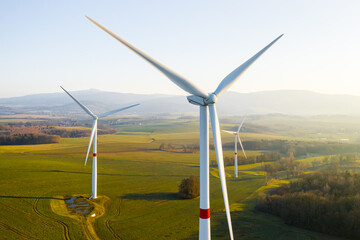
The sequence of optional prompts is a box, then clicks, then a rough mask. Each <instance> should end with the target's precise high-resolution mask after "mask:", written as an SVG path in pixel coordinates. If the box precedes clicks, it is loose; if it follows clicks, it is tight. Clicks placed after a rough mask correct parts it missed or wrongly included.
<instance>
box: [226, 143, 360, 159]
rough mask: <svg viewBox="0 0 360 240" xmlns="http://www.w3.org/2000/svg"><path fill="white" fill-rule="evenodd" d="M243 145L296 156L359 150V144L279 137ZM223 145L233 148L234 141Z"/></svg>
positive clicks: (249, 148)
mask: <svg viewBox="0 0 360 240" xmlns="http://www.w3.org/2000/svg"><path fill="white" fill-rule="evenodd" d="M243 146H244V148H245V149H246V150H254V151H257V150H268V151H277V152H279V153H281V154H283V155H288V154H289V153H290V152H292V153H293V154H294V156H295V157H299V156H304V155H307V154H319V155H330V154H339V153H348V152H357V151H359V145H358V144H351V143H339V142H309V141H293V140H291V141H290V140H279V139H275V140H265V139H259V140H251V141H244V142H243ZM223 147H224V148H225V149H233V148H234V144H233V143H232V142H228V143H225V144H223Z"/></svg>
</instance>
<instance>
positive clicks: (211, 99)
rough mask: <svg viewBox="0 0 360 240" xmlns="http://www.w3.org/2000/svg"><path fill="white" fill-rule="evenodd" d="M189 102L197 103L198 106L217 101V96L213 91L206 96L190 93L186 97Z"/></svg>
mask: <svg viewBox="0 0 360 240" xmlns="http://www.w3.org/2000/svg"><path fill="white" fill-rule="evenodd" d="M186 98H187V100H188V101H189V103H191V104H194V105H198V106H207V105H209V104H214V103H216V101H217V96H216V94H215V93H210V94H209V96H208V97H207V98H203V97H200V96H196V95H190V96H187V97H186Z"/></svg>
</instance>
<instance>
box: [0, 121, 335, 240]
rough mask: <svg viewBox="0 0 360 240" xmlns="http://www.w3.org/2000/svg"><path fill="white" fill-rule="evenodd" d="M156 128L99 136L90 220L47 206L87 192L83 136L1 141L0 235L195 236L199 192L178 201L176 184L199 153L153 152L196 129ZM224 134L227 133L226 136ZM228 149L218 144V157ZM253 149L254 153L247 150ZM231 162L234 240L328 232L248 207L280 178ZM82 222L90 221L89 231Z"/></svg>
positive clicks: (218, 208)
mask: <svg viewBox="0 0 360 240" xmlns="http://www.w3.org/2000/svg"><path fill="white" fill-rule="evenodd" d="M158 129H159V130H156V131H153V132H151V133H149V132H148V131H141V129H140V131H136V132H134V131H131V129H127V131H123V132H120V133H119V134H116V135H101V136H99V139H98V143H99V145H98V152H99V153H98V194H99V195H100V196H103V197H104V199H107V200H106V202H104V203H103V204H104V208H105V213H103V215H101V216H100V217H98V218H94V219H92V220H91V221H82V220H79V219H77V218H74V217H70V216H66V214H59V213H58V212H57V213H58V214H56V213H54V211H55V212H56V210H54V209H55V208H56V207H55V208H54V206H60V205H61V204H62V203H63V201H64V198H65V197H69V196H74V195H82V196H90V194H91V160H90V161H89V162H88V165H87V166H84V160H85V152H86V148H87V144H88V138H79V139H62V140H61V142H60V143H59V144H47V145H31V146H0V154H1V155H0V156H1V158H0V236H1V238H2V239H123V240H124V239H197V238H198V221H199V220H198V215H199V213H198V212H199V199H198V198H197V199H192V200H181V199H179V198H178V196H177V191H178V186H179V184H180V182H181V180H182V179H184V178H186V177H189V176H190V175H197V176H198V175H199V155H198V152H196V153H177V152H169V151H160V150H159V146H160V144H161V143H172V144H194V143H198V141H199V139H198V135H199V134H198V130H197V128H196V126H195V127H193V126H191V127H190V128H188V127H187V126H186V124H185V126H184V125H182V126H180V127H178V128H176V131H172V132H170V133H167V132H168V131H167V130H169V131H170V129H173V128H172V126H166V125H165V126H163V125H160V126H158ZM180 129H181V130H182V131H184V132H185V133H180V132H181V131H178V130H180ZM253 137H259V136H257V135H254V136H253ZM154 139H155V141H154ZM223 139H224V141H225V142H230V141H232V140H233V139H232V136H228V137H226V136H225V135H224V138H223ZM232 154H233V152H232V151H225V156H232ZM252 154H254V155H256V154H259V152H248V155H252ZM211 160H215V153H214V152H213V151H211V152H210V161H211ZM233 169H234V168H233V167H228V168H227V175H228V176H229V177H228V178H227V184H228V193H229V200H230V204H231V211H232V221H233V228H234V236H235V239H299V240H300V239H301V240H303V239H335V238H332V237H329V236H326V235H322V234H318V233H314V232H311V231H307V230H302V229H299V228H295V227H291V226H288V225H285V224H283V223H282V221H281V220H280V219H278V218H276V217H273V216H270V215H266V214H263V213H259V212H255V211H254V210H253V207H254V204H255V202H256V197H257V195H258V194H259V193H261V192H263V191H265V190H266V189H267V188H270V187H274V186H278V185H279V184H281V182H278V181H274V182H272V183H271V184H269V185H267V186H265V179H264V176H263V173H262V172H261V166H260V164H259V163H258V164H249V165H242V166H240V167H239V171H240V174H239V178H238V179H234V178H232V176H233ZM211 171H212V173H214V174H211V176H210V184H211V185H210V189H211V200H210V203H211V227H212V230H211V231H212V237H213V239H229V234H228V230H227V222H226V217H225V212H224V204H223V200H222V194H221V187H220V181H219V179H218V178H217V174H216V171H217V170H216V169H211ZM60 212H61V211H60ZM84 224H91V225H92V228H91V229H92V230H90V231H89V229H90V228H86V227H84ZM92 231H93V232H92Z"/></svg>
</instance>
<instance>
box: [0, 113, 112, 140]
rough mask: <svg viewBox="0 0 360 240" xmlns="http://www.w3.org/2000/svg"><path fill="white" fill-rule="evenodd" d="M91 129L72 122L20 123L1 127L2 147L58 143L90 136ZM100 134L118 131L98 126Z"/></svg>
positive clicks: (101, 125) (102, 125)
mask: <svg viewBox="0 0 360 240" xmlns="http://www.w3.org/2000/svg"><path fill="white" fill-rule="evenodd" d="M89 127H91V126H90V125H88V124H80V123H78V122H75V121H72V120H69V119H68V120H58V119H57V120H52V121H38V122H25V123H23V122H19V123H8V124H1V125H0V145H26V144H47V143H58V142H59V141H60V138H79V137H87V136H90V132H91V128H89ZM98 127H99V129H98V134H99V135H102V134H113V133H116V130H114V129H111V128H109V127H107V126H106V125H104V124H99V125H98Z"/></svg>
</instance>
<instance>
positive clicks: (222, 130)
mask: <svg viewBox="0 0 360 240" xmlns="http://www.w3.org/2000/svg"><path fill="white" fill-rule="evenodd" d="M221 131H223V132H226V133H231V134H235V133H236V132H233V131H226V130H221Z"/></svg>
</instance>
